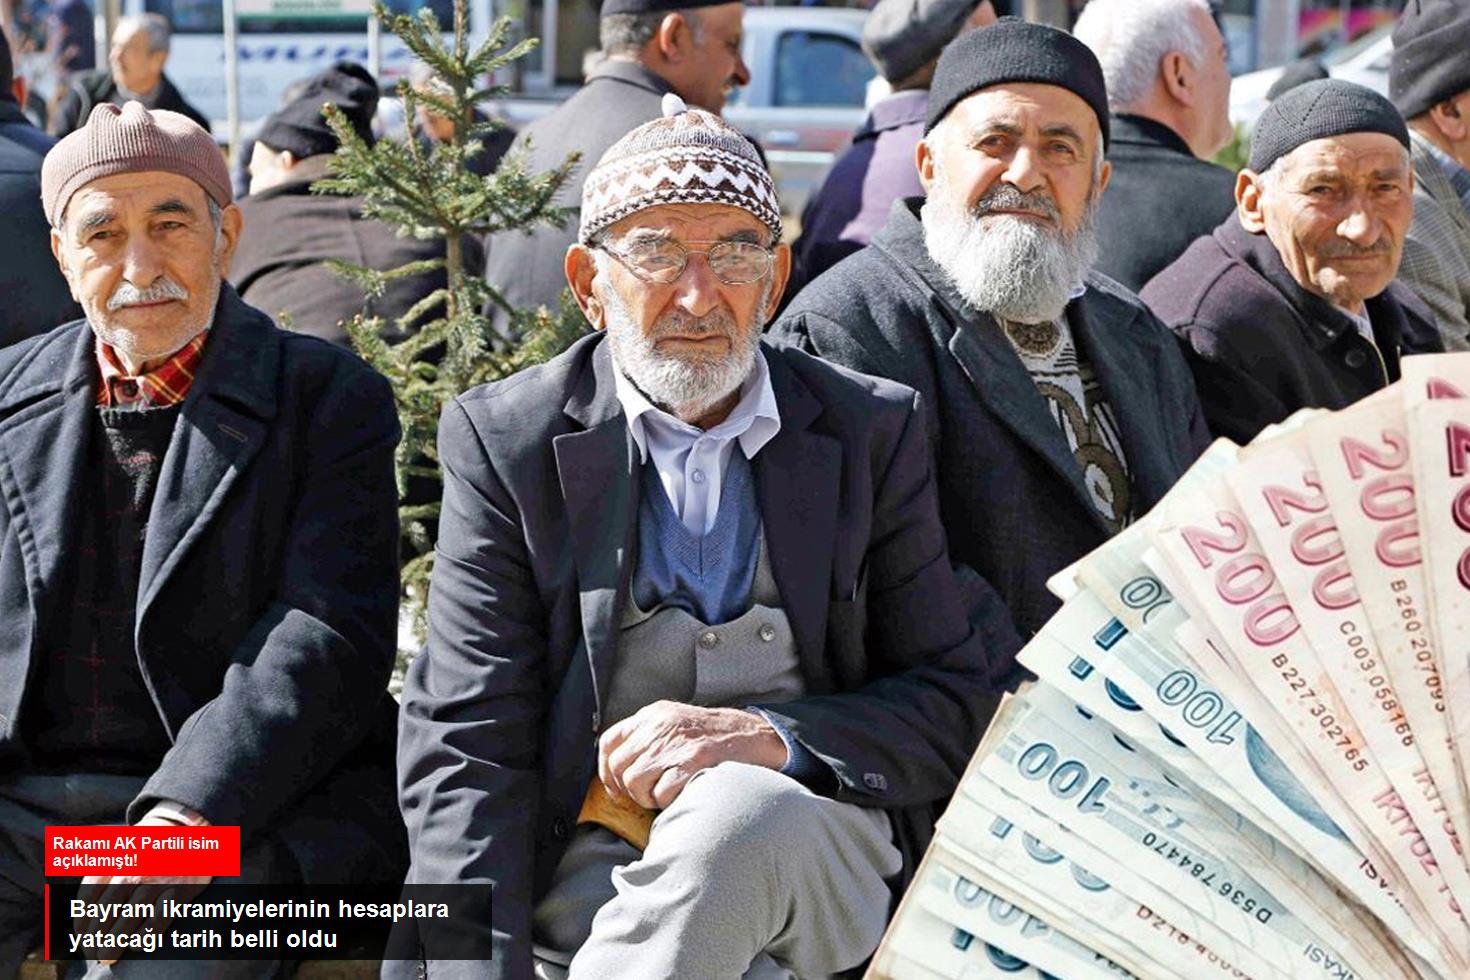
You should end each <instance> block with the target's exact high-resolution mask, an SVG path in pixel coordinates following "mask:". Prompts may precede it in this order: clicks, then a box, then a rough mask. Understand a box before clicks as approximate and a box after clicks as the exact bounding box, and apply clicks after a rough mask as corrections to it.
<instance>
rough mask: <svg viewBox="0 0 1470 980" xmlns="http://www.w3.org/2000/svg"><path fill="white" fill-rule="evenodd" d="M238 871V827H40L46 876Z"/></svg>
mask: <svg viewBox="0 0 1470 980" xmlns="http://www.w3.org/2000/svg"><path fill="white" fill-rule="evenodd" d="M239 873H240V828H239V827H47V828H46V875H47V876H48V877H62V878H80V877H83V876H85V875H142V876H146V877H163V876H186V875H187V876H193V875H208V876H210V877H225V876H232V875H238V874H239Z"/></svg>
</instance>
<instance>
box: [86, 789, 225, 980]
mask: <svg viewBox="0 0 1470 980" xmlns="http://www.w3.org/2000/svg"><path fill="white" fill-rule="evenodd" d="M133 826H135V827H177V826H179V825H178V824H177V823H175V822H174V821H172V820H166V819H161V818H157V817H153V816H147V817H144V818H143V819H142V820H139V821H138V822H137V823H136V824H134V825H133ZM212 880H213V879H212V878H211V877H210V876H209V875H162V876H147V875H88V876H87V877H85V878H83V879H82V885H81V888H80V889H79V890H78V891H77V897H78V898H80V899H82V900H83V901H86V902H102V903H112V902H147V903H150V904H153V903H159V902H161V901H162V900H164V899H169V898H172V899H174V900H176V901H181V902H183V901H188V900H189V899H191V898H193V897H194V896H195V895H198V894H199V893H200V892H202V891H203V890H204V889H205V886H207V885H208V884H209V883H210V881H212ZM169 922H170V920H169V919H168V918H167V917H166V916H164V915H163V914H162V913H161V911H160V910H159V907H158V906H157V905H155V911H154V914H153V915H151V916H147V917H144V918H137V917H133V918H126V917H119V918H112V919H109V920H107V921H106V922H97V921H95V920H94V921H87V922H83V923H77V927H78V928H79V929H80V930H81V931H84V932H93V931H96V930H99V929H100V930H104V931H105V932H107V933H108V934H109V935H112V936H125V935H128V934H129V933H133V934H139V933H143V932H145V931H147V930H148V929H150V928H151V929H152V930H153V931H154V932H156V933H161V932H163V931H165V930H166V929H168V927H169ZM99 962H100V963H103V964H105V965H107V966H111V965H112V964H114V963H116V962H117V960H115V959H112V960H99Z"/></svg>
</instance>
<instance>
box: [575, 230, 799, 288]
mask: <svg viewBox="0 0 1470 980" xmlns="http://www.w3.org/2000/svg"><path fill="white" fill-rule="evenodd" d="M690 245H707V246H709V247H708V248H690V247H689V246H690ZM596 247H597V248H600V249H602V250H603V251H604V252H606V253H607V254H608V255H611V256H612V257H613V258H615V259H617V260H618V262H620V263H621V264H622V265H623V267H624V268H625V269H627V270H628V271H629V272H631V273H633V275H635V276H637V277H638V278H639V279H642V280H643V281H644V282H653V283H659V284H660V285H665V286H667V285H668V284H669V283H671V282H673V281H674V280H676V279H678V278H679V277H680V276H681V275H683V274H684V268H685V266H687V265H688V264H689V253H690V252H700V253H702V254H703V255H704V258H705V261H706V262H708V263H709V271H710V272H713V273H714V274H715V278H716V279H718V280H720V282H723V283H725V284H726V285H730V286H744V285H746V284H748V283H752V282H756V281H757V280H759V279H763V278H765V275H766V273H768V272H770V271H771V259H772V257H773V256H774V255H775V252H774V251H773V250H772V249H769V248H766V247H765V246H764V245H757V244H756V243H755V242H688V243H685V242H680V241H675V240H674V239H672V238H665V239H661V240H658V241H643V242H635V243H633V244H631V245H627V246H617V247H614V246H613V245H610V244H600V245H597V246H596Z"/></svg>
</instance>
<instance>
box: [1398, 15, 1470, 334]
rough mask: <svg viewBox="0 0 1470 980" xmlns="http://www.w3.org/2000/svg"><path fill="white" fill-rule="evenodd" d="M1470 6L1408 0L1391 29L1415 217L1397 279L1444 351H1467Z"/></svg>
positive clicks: (1469, 329) (1469, 314)
mask: <svg viewBox="0 0 1470 980" xmlns="http://www.w3.org/2000/svg"><path fill="white" fill-rule="evenodd" d="M1467 49H1470V7H1467V6H1466V5H1465V4H1464V3H1456V2H1450V0H1410V2H1409V4H1408V5H1407V6H1406V7H1405V8H1404V13H1403V16H1401V17H1400V18H1399V22H1398V24H1397V26H1395V27H1394V30H1393V62H1392V64H1391V66H1390V68H1389V72H1388V94H1389V97H1390V98H1391V99H1392V100H1393V104H1394V105H1395V106H1396V107H1397V108H1398V110H1399V112H1401V113H1403V116H1404V118H1405V119H1407V120H1408V121H1409V154H1410V157H1411V159H1412V160H1413V165H1414V222H1413V224H1411V225H1409V233H1408V235H1406V236H1405V237H1404V258H1403V262H1402V263H1401V264H1400V265H1399V278H1400V279H1402V280H1403V282H1404V284H1405V285H1407V286H1408V287H1409V288H1410V289H1412V290H1414V292H1415V293H1417V294H1418V296H1419V298H1420V299H1422V300H1424V302H1425V303H1427V304H1428V305H1429V308H1430V309H1431V310H1433V311H1434V316H1435V318H1436V319H1437V320H1438V321H1439V332H1440V338H1441V339H1442V340H1443V341H1444V345H1445V349H1446V350H1470V58H1467V57H1466V56H1465V52H1466V50H1467Z"/></svg>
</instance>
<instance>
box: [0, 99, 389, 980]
mask: <svg viewBox="0 0 1470 980" xmlns="http://www.w3.org/2000/svg"><path fill="white" fill-rule="evenodd" d="M41 195H42V203H43V206H44V208H45V211H46V217H47V220H48V221H49V222H50V224H51V227H52V235H51V246H52V252H53V253H54V254H55V256H56V259H57V261H58V263H59V264H60V267H61V270H62V272H63V273H64V275H65V276H66V279H67V281H68V283H69V284H70V286H71V290H72V293H73V295H74V296H75V297H76V299H77V300H78V302H80V304H81V306H82V309H83V311H85V314H86V316H85V319H82V320H77V321H74V322H72V323H68V324H66V325H64V326H61V327H58V328H57V329H55V330H53V331H51V332H50V333H47V334H45V335H43V336H41V337H37V338H32V339H31V340H27V341H24V342H22V343H21V344H18V345H16V346H13V347H10V348H7V349H5V350H3V351H0V486H3V487H5V488H6V489H5V495H6V498H7V500H8V501H9V505H8V506H7V507H6V508H5V509H4V510H3V511H0V773H3V775H0V975H3V976H10V975H11V974H12V973H13V972H14V970H15V968H16V965H17V963H18V962H19V960H20V958H21V957H22V956H24V955H25V953H26V952H27V951H28V949H29V948H30V946H31V945H32V944H34V943H35V942H36V941H37V940H38V939H39V930H40V927H41V911H42V901H41V895H42V890H41V889H42V884H43V882H42V879H41V877H40V874H39V870H38V869H39V868H40V867H41V854H42V840H41V838H42V830H43V828H44V827H46V826H49V825H71V824H122V823H130V824H135V825H140V826H154V825H158V826H166V825H208V824H216V825H229V826H238V827H239V828H240V833H241V841H242V858H241V875H240V877H239V879H229V880H230V881H235V880H239V881H244V882H272V883H292V882H306V883H311V882H324V881H327V882H343V881H383V880H386V881H392V880H394V877H395V874H396V871H397V869H398V868H401V867H402V863H401V862H402V853H403V847H404V842H403V837H402V826H401V824H400V823H399V821H398V820H397V819H395V817H396V814H395V812H394V807H393V792H392V769H391V753H392V745H393V738H394V729H393V711H392V701H391V699H390V698H389V697H388V695H387V693H386V683H387V679H388V673H389V671H390V669H391V666H392V662H393V655H394V636H395V622H396V605H397V603H396V599H397V591H398V590H397V574H396V572H397V561H396V558H397V550H396V546H397V533H398V525H397V520H396V513H395V503H396V501H395V494H394V487H393V460H392V456H393V447H394V445H395V443H396V442H397V438H398V425H397V421H396V419H395V417H394V410H393V398H392V394H391V392H390V391H389V388H388V384H387V382H386V381H384V380H383V378H381V377H380V376H378V375H377V374H375V373H373V372H372V371H371V370H369V369H368V368H367V367H366V366H365V365H363V364H362V362H361V361H359V360H358V359H357V358H355V357H353V356H352V355H350V354H348V353H346V352H344V351H341V350H339V349H337V348H335V347H333V346H331V345H330V344H327V343H324V342H323V341H320V340H317V339H315V338H308V337H301V336H296V335H292V334H286V333H283V332H282V331H280V330H278V329H277V328H276V327H275V325H274V324H272V323H271V321H270V319H269V318H268V317H266V316H265V315H264V314H262V313H260V312H259V311H257V310H255V309H252V308H251V307H249V306H246V305H245V304H244V303H242V302H241V301H240V299H239V297H238V296H236V295H235V291H234V290H233V289H231V288H230V287H229V286H228V285H227V284H225V283H224V276H225V273H226V271H227V270H228V268H229V264H230V259H231V256H232V253H233V252H234V249H235V245H236V242H237V241H238V239H239V234H240V212H239V209H238V208H237V207H236V206H235V205H234V204H233V203H232V201H231V197H230V180H229V174H228V172H227V170H226V167H225V162H224V158H223V157H222V156H221V155H220V153H219V150H218V149H217V148H216V147H215V145H214V143H213V141H212V140H211V139H210V137H209V134H208V133H206V132H205V131H204V130H203V129H201V128H200V127H199V126H197V125H195V124H194V123H193V122H191V121H190V120H188V119H187V118H185V117H183V116H181V115H178V114H176V113H172V112H166V111H160V110H155V111H149V110H146V109H144V108H143V107H142V106H141V105H140V104H138V103H136V102H132V103H128V104H127V105H125V106H122V107H118V106H114V105H110V104H109V105H101V106H98V107H97V108H96V109H94V110H93V112H92V116H91V118H90V119H89V120H88V123H87V125H86V126H84V127H82V128H81V129H79V130H77V131H76V132H74V133H72V134H71V135H69V136H67V137H65V138H64V139H62V140H61V141H60V142H59V143H57V144H56V146H55V147H53V148H52V150H51V151H50V153H49V154H48V155H47V156H46V160H45V163H44V164H43V169H42V173H41ZM349 800H350V801H351V805H348V802H347V801H349ZM209 881H210V879H208V878H202V879H201V878H190V879H156V878H147V877H144V878H141V879H135V878H127V879H121V880H116V881H113V882H112V890H111V892H110V893H109V896H108V897H109V898H114V897H115V898H117V899H119V900H122V901H126V900H127V899H128V896H129V895H130V894H136V895H137V897H138V899H139V900H145V898H148V897H153V896H154V895H156V894H157V891H156V889H154V888H153V887H152V886H155V885H162V884H167V885H171V886H173V887H176V888H177V889H179V891H178V892H176V894H175V897H179V898H182V897H185V896H187V895H190V894H193V893H197V892H198V891H199V890H200V888H202V887H205V886H207V885H208V883H209ZM108 883H109V879H108V877H107V876H105V875H103V876H99V877H94V878H91V879H88V880H86V881H85V882H84V883H83V886H84V889H85V888H87V887H93V888H100V887H103V886H106V885H108ZM135 888H136V889H138V890H137V891H134V889H135ZM205 894H206V895H207V894H209V893H208V892H206V893H205ZM99 952H100V951H94V952H93V953H92V955H93V956H96V955H98V953H99ZM119 955H124V954H123V953H115V954H114V956H113V957H111V958H116V956H119ZM102 958H103V959H107V958H109V957H107V956H105V955H103V956H102ZM237 966H238V970H236V971H235V972H230V970H229V969H227V968H225V967H221V966H219V965H218V964H205V963H200V964H199V965H198V967H199V969H198V972H199V974H200V975H201V976H202V975H205V973H206V972H207V973H208V975H210V976H224V975H229V976H235V975H246V976H254V975H260V974H261V973H262V970H263V968H266V967H269V964H248V963H247V964H237ZM186 967H187V964H182V965H179V967H178V969H179V971H183V972H172V973H169V974H168V975H170V976H174V975H188V971H187V969H186ZM155 969H157V964H149V963H146V962H140V961H136V960H132V959H129V958H126V956H124V958H123V960H122V963H121V964H119V966H118V970H119V971H121V972H123V973H125V974H130V975H133V976H139V977H148V976H154V975H158V974H156V973H151V972H150V970H155ZM221 971H223V972H221Z"/></svg>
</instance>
